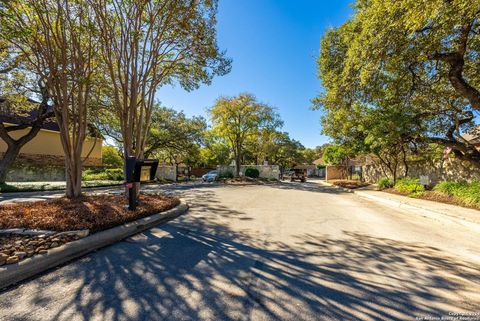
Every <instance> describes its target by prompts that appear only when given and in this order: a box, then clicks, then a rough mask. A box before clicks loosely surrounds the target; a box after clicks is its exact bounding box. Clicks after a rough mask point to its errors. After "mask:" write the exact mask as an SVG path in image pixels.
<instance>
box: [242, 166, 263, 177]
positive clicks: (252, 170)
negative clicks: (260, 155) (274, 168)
mask: <svg viewBox="0 0 480 321" xmlns="http://www.w3.org/2000/svg"><path fill="white" fill-rule="evenodd" d="M245 176H247V177H251V178H258V176H260V172H259V171H258V169H256V168H251V167H249V168H247V169H246V170H245Z"/></svg>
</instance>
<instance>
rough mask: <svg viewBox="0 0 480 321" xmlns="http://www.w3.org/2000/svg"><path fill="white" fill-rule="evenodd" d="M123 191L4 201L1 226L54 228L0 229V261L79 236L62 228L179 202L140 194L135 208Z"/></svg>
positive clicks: (103, 223)
mask: <svg viewBox="0 0 480 321" xmlns="http://www.w3.org/2000/svg"><path fill="white" fill-rule="evenodd" d="M127 204H128V201H127V199H126V198H125V197H124V196H123V195H92V196H84V197H81V198H79V199H77V200H73V201H72V200H69V199H67V198H58V199H52V200H47V201H37V202H26V203H16V204H6V205H1V206H0V229H14V228H18V229H35V230H46V231H55V232H54V233H52V234H48V233H43V234H40V235H38V233H36V234H37V235H27V234H22V235H19V234H17V233H9V234H7V232H8V231H3V234H1V233H0V265H3V264H11V263H17V262H18V261H20V260H22V259H24V258H27V257H30V256H32V255H35V254H43V253H47V251H48V249H50V248H54V247H57V246H60V245H62V244H64V243H67V242H70V241H74V240H76V239H79V238H80V237H81V233H80V234H75V233H60V232H61V231H78V230H90V232H98V231H101V230H105V229H108V228H111V227H114V226H117V225H121V224H123V223H126V222H130V221H134V220H137V219H139V218H142V217H146V216H149V215H152V214H156V213H159V212H164V211H167V210H169V209H171V208H173V207H175V206H177V205H178V204H180V200H179V199H178V198H176V197H170V196H163V195H143V194H141V195H140V197H139V205H138V207H137V209H136V210H135V211H129V210H128V209H127Z"/></svg>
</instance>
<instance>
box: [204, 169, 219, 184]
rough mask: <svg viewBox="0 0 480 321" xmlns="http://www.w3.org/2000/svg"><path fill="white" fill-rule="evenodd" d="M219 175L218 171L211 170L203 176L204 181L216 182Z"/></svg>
mask: <svg viewBox="0 0 480 321" xmlns="http://www.w3.org/2000/svg"><path fill="white" fill-rule="evenodd" d="M218 177H219V175H218V171H210V172H208V173H207V174H205V175H203V176H202V180H203V181H204V182H214V181H216V180H218Z"/></svg>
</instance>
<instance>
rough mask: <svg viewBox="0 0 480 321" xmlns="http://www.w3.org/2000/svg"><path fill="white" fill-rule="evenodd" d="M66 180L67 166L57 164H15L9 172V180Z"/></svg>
mask: <svg viewBox="0 0 480 321" xmlns="http://www.w3.org/2000/svg"><path fill="white" fill-rule="evenodd" d="M61 181H63V182H64V181H65V168H64V167H63V166H55V165H44V166H34V165H23V166H18V165H15V166H13V167H12V168H10V170H9V171H8V173H7V182H61Z"/></svg>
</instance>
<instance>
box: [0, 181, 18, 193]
mask: <svg viewBox="0 0 480 321" xmlns="http://www.w3.org/2000/svg"><path fill="white" fill-rule="evenodd" d="M18 190H19V189H18V188H17V187H16V186H13V185H9V184H6V183H0V192H2V193H11V192H17V191H18Z"/></svg>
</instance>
